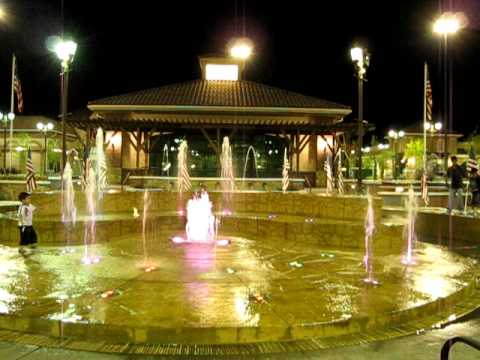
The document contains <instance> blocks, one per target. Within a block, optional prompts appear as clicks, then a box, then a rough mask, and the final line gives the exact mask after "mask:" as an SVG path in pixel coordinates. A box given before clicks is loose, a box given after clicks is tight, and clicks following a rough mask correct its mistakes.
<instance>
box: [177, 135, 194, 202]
mask: <svg viewBox="0 0 480 360" xmlns="http://www.w3.org/2000/svg"><path fill="white" fill-rule="evenodd" d="M187 153H188V144H187V141H186V140H183V141H182V142H181V144H180V146H179V149H178V156H177V159H178V172H177V173H178V183H177V187H178V192H180V193H182V192H184V191H188V190H190V188H191V187H192V183H191V182H190V174H189V173H188V164H187Z"/></svg>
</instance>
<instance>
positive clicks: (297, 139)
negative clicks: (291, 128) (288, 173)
mask: <svg viewBox="0 0 480 360" xmlns="http://www.w3.org/2000/svg"><path fill="white" fill-rule="evenodd" d="M295 154H296V155H297V177H298V176H300V132H299V131H298V130H297V133H296V134H295Z"/></svg>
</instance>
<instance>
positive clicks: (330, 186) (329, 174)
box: [324, 155, 333, 194]
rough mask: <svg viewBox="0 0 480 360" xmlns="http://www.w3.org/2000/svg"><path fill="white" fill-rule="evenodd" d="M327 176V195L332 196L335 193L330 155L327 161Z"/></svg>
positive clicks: (325, 166) (325, 167)
mask: <svg viewBox="0 0 480 360" xmlns="http://www.w3.org/2000/svg"><path fill="white" fill-rule="evenodd" d="M324 169H325V175H326V177H327V194H331V193H332V192H333V176H332V166H331V164H330V155H327V158H326V159H325V165H324Z"/></svg>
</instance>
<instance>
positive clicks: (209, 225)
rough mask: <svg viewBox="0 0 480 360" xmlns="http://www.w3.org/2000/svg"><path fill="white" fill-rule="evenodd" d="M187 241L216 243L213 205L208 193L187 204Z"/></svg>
mask: <svg viewBox="0 0 480 360" xmlns="http://www.w3.org/2000/svg"><path fill="white" fill-rule="evenodd" d="M185 230H186V233H187V240H188V241H189V242H207V243H211V242H214V241H215V238H216V235H217V231H216V222H215V216H214V215H213V213H212V203H211V201H210V199H209V197H208V194H207V192H206V191H202V192H201V193H200V194H199V195H196V196H194V197H193V199H190V200H188V203H187V227H186V229H185Z"/></svg>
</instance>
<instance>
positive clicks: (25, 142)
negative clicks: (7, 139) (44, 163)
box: [13, 133, 32, 172]
mask: <svg viewBox="0 0 480 360" xmlns="http://www.w3.org/2000/svg"><path fill="white" fill-rule="evenodd" d="M15 140H16V146H19V147H22V148H23V149H24V150H23V151H16V149H13V150H14V151H15V152H14V154H16V157H17V158H18V167H19V168H18V171H19V172H25V166H26V164H27V154H28V147H29V146H30V145H31V142H32V138H31V137H30V135H28V134H26V133H22V134H19V135H18V136H17V137H16V139H15Z"/></svg>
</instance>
